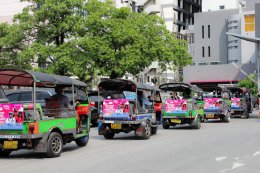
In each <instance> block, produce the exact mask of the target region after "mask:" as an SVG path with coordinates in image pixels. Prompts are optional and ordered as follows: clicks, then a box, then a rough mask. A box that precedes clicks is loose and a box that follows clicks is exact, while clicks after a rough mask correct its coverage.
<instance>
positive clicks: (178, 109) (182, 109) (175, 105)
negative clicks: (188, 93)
mask: <svg viewBox="0 0 260 173" xmlns="http://www.w3.org/2000/svg"><path fill="white" fill-rule="evenodd" d="M165 112H166V113H186V112H187V99H179V100H166V101H165Z"/></svg>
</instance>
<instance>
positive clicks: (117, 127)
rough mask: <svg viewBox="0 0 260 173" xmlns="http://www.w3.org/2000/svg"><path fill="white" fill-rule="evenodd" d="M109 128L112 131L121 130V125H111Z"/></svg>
mask: <svg viewBox="0 0 260 173" xmlns="http://www.w3.org/2000/svg"><path fill="white" fill-rule="evenodd" d="M111 128H112V129H121V128H122V124H111Z"/></svg>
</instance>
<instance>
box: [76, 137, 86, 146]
mask: <svg viewBox="0 0 260 173" xmlns="http://www.w3.org/2000/svg"><path fill="white" fill-rule="evenodd" d="M88 140H89V135H87V136H84V137H81V138H78V139H75V142H76V144H77V145H78V146H79V147H84V146H86V145H87V144H88Z"/></svg>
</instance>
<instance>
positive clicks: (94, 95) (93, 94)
mask: <svg viewBox="0 0 260 173" xmlns="http://www.w3.org/2000/svg"><path fill="white" fill-rule="evenodd" d="M88 97H89V99H90V105H91V106H92V111H91V124H92V126H97V124H98V122H97V121H98V119H99V110H98V102H100V103H102V101H103V97H102V96H98V91H88ZM100 105H102V104H100Z"/></svg>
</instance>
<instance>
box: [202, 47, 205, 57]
mask: <svg viewBox="0 0 260 173" xmlns="http://www.w3.org/2000/svg"><path fill="white" fill-rule="evenodd" d="M204 56H205V55H204V47H202V57H204Z"/></svg>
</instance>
